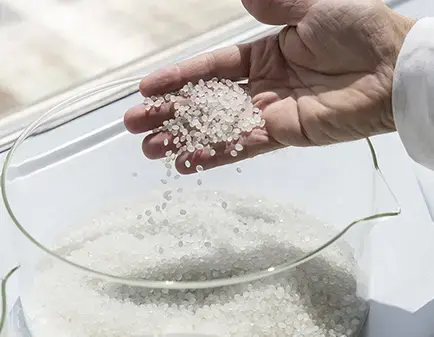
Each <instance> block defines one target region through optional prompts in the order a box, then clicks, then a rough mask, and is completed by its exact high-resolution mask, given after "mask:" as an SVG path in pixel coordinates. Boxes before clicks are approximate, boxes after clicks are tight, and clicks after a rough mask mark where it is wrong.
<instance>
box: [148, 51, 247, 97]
mask: <svg viewBox="0 0 434 337" xmlns="http://www.w3.org/2000/svg"><path fill="white" fill-rule="evenodd" d="M250 51H251V45H250V44H240V45H234V46H230V47H225V48H221V49H217V50H214V51H212V52H208V53H204V54H201V55H198V56H195V57H192V58H190V59H187V60H185V61H182V62H180V63H178V64H175V65H173V66H169V67H167V68H163V69H160V70H157V71H155V72H153V73H151V74H150V75H148V76H146V77H145V78H143V80H142V81H141V83H140V92H141V93H142V95H143V96H145V97H149V96H152V95H155V96H157V95H162V94H165V93H168V92H172V91H175V90H178V89H180V88H181V87H182V86H184V85H185V84H187V82H193V83H196V82H198V81H199V80H200V79H203V80H204V81H206V80H209V79H211V78H213V77H217V78H228V79H232V80H236V79H240V78H246V77H248V76H249V70H250Z"/></svg>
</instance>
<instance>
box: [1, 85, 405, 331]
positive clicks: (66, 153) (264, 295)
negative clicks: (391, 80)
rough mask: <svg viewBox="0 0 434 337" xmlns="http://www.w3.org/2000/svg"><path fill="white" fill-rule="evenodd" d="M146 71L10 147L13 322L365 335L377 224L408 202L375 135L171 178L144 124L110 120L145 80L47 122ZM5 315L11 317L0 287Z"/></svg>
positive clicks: (34, 128) (6, 185)
mask: <svg viewBox="0 0 434 337" xmlns="http://www.w3.org/2000/svg"><path fill="white" fill-rule="evenodd" d="M139 80H140V78H138V77H134V78H127V79H123V80H120V81H116V82H112V83H108V84H106V85H102V86H100V87H97V88H95V89H93V90H90V91H88V92H85V93H82V94H80V95H77V96H75V97H72V98H70V99H69V100H67V101H65V102H63V103H62V104H60V105H58V106H57V107H55V108H53V109H52V110H50V111H49V112H47V113H46V114H45V115H44V116H43V117H41V118H40V119H38V120H37V121H35V122H34V123H32V124H31V125H30V126H29V127H28V128H27V129H26V130H25V131H24V132H23V134H22V135H21V136H20V137H19V139H18V140H17V141H16V143H15V144H14V146H13V147H12V148H11V150H10V151H9V153H8V155H7V158H6V160H5V163H4V167H3V173H2V177H1V178H2V179H1V188H2V195H3V199H4V203H5V205H6V209H7V211H8V213H9V216H10V219H11V224H13V225H14V226H15V227H16V229H17V230H16V231H15V236H14V237H13V238H12V240H13V242H14V247H15V250H16V251H15V253H16V255H17V259H18V260H19V261H20V265H19V266H17V268H16V269H14V270H13V271H12V272H15V271H16V270H18V271H17V274H16V275H17V278H16V279H17V282H18V283H19V289H20V294H19V299H18V301H17V302H16V305H15V306H14V310H13V311H12V312H11V314H10V315H9V316H10V317H9V322H12V324H10V326H9V330H8V331H9V332H10V333H15V334H16V335H17V336H28V335H29V334H30V335H32V336H35V337H39V336H43V337H51V336H56V337H58V336H65V337H66V336H68V337H72V336H80V337H87V336H89V337H90V336H98V337H99V336H104V337H109V336H110V337H111V336H113V337H114V336H123V337H124V336H134V337H139V336H153V337H155V336H159V337H160V336H161V337H162V336H166V337H168V336H173V337H175V336H215V337H229V336H249V337H251V336H254V337H262V336H267V337H268V336H294V337H297V336H298V337H300V336H308V337H324V336H330V337H331V336H341V337H344V336H346V337H352V336H357V335H358V334H359V332H360V330H361V329H362V327H363V324H364V321H365V319H366V317H367V314H368V310H369V277H370V268H369V267H370V250H369V233H370V230H371V228H372V226H374V225H376V224H378V223H379V222H380V221H381V220H385V219H389V218H392V217H394V216H398V215H399V213H400V209H399V206H398V204H397V202H396V199H395V197H394V195H393V193H392V191H391V190H390V188H389V186H388V185H387V182H386V180H385V179H384V177H383V175H382V174H381V171H380V169H379V166H378V161H377V156H376V154H375V151H374V148H373V146H372V143H371V142H370V141H369V140H363V141H358V142H352V143H346V144H339V145H333V146H326V147H318V148H286V149H283V150H279V151H276V152H273V153H269V154H265V155H261V156H258V157H255V158H252V159H249V160H245V161H243V162H239V163H236V164H232V165H227V166H224V167H220V168H216V169H211V170H206V171H204V172H200V173H198V174H193V175H188V176H178V174H177V172H175V171H174V170H170V169H168V166H167V165H166V164H167V163H165V162H162V161H160V160H159V161H151V160H148V159H146V158H145V157H144V155H143V154H142V152H141V146H140V143H141V140H142V138H143V135H132V134H129V133H128V132H127V131H126V130H125V128H124V126H123V122H122V119H121V118H120V119H118V120H115V121H114V122H110V123H108V122H107V117H108V115H110V114H114V115H119V114H120V113H122V112H124V111H126V109H128V108H129V107H130V106H132V105H134V104H137V103H140V100H141V98H140V96H139V95H138V94H135V95H132V96H129V97H126V98H124V99H121V100H119V101H117V102H115V103H113V104H111V105H109V106H106V107H102V108H100V109H97V110H95V111H93V112H92V113H91V114H89V115H88V116H85V117H82V118H80V119H78V120H76V121H73V122H71V123H67V124H65V125H63V126H62V127H60V128H56V129H53V130H51V131H48V132H44V133H42V134H40V133H39V132H38V130H39V129H40V128H41V127H42V126H44V124H45V123H49V121H50V119H51V118H54V117H55V116H56V114H59V113H61V112H64V111H65V109H71V108H73V107H74V106H75V105H80V106H83V104H84V103H85V102H87V101H88V100H95V99H96V98H97V97H98V96H97V95H98V94H99V93H101V92H106V91H107V90H115V89H116V88H119V87H121V86H125V85H138V82H139ZM169 191H170V192H169ZM8 279H9V278H8V277H6V278H5V279H4V281H3V284H4V286H5V285H6V281H7V280H8ZM3 295H4V294H3ZM3 313H4V317H3V323H5V321H6V303H5V299H4V298H3ZM18 316H19V317H18ZM17 317H18V318H17ZM17 322H18V323H17ZM5 329H6V328H5V327H3V330H4V331H6V330H5Z"/></svg>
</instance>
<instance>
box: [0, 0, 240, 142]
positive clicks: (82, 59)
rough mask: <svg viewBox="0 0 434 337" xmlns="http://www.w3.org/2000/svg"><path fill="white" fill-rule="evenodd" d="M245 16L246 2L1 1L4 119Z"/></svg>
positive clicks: (1, 115) (0, 114) (0, 65)
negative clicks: (244, 3)
mask: <svg viewBox="0 0 434 337" xmlns="http://www.w3.org/2000/svg"><path fill="white" fill-rule="evenodd" d="M244 16H246V11H245V10H244V8H243V7H242V5H241V1H240V0H218V1H212V0H0V122H1V120H2V119H7V118H8V117H9V118H10V117H11V116H13V115H14V117H15V118H16V117H17V115H20V114H22V113H23V114H24V111H25V110H28V109H31V110H32V109H33V110H32V113H34V112H35V111H34V110H35V106H38V107H39V108H38V109H36V110H41V111H42V110H44V112H45V111H46V109H47V108H48V107H50V104H51V103H53V104H54V101H55V100H54V101H53V100H52V99H55V98H56V97H60V96H61V95H64V94H65V93H68V92H70V91H71V90H73V89H74V88H77V87H80V86H83V85H86V84H90V83H91V82H92V81H94V80H95V79H98V78H104V76H106V75H107V74H112V75H113V74H116V73H118V74H119V76H121V74H123V73H122V69H125V67H128V66H130V65H131V64H135V63H140V61H143V60H146V58H148V57H150V55H153V54H155V53H158V52H159V51H163V50H166V49H168V48H170V47H173V46H175V45H177V44H179V43H183V42H185V41H187V40H189V39H191V38H193V37H195V36H198V35H201V34H203V33H205V32H208V31H210V30H212V29H214V28H216V27H219V26H223V25H225V24H228V23H230V22H232V21H234V20H237V19H240V18H242V17H244ZM136 70H137V69H136ZM116 77H117V76H116V75H113V76H111V77H110V79H113V78H116ZM50 100H51V101H50ZM48 101H49V102H50V104H46V105H44V104H43V103H44V102H48ZM29 121H30V120H28V121H27V123H28V122H29ZM9 131H10V129H9ZM2 132H4V134H5V133H6V131H5V129H4V128H3V129H2V128H1V125H0V138H2Z"/></svg>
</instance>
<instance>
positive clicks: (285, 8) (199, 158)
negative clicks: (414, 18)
mask: <svg viewBox="0 0 434 337" xmlns="http://www.w3.org/2000/svg"><path fill="white" fill-rule="evenodd" d="M243 4H244V5H245V7H246V8H247V10H248V11H249V12H250V13H251V14H252V15H253V16H255V17H256V18H257V19H258V20H260V21H262V22H264V23H267V24H273V25H286V26H285V27H284V28H283V29H282V30H281V31H280V33H279V34H277V35H274V36H269V37H266V38H263V39H260V40H257V41H255V42H252V43H248V44H242V45H238V46H231V47H228V48H224V49H220V50H216V51H214V52H211V53H207V54H203V55H199V56H197V57H194V58H192V59H189V60H186V61H184V62H181V63H179V64H177V65H174V66H171V67H168V68H166V69H161V70H158V71H156V72H155V73H153V74H151V75H149V76H147V77H145V78H144V79H143V81H142V83H141V85H140V90H141V92H142V94H143V95H144V96H150V95H158V94H163V93H166V92H170V91H174V90H177V89H179V88H180V87H181V86H182V85H184V84H185V83H186V82H188V81H192V82H196V81H198V80H199V79H200V78H203V79H210V78H212V77H219V78H230V79H233V80H236V79H242V78H247V79H248V86H249V90H250V93H251V95H252V97H253V102H254V104H255V105H256V106H257V107H259V108H260V109H261V110H262V111H263V118H264V119H265V120H266V126H265V128H264V129H255V130H254V132H252V134H250V135H249V136H248V137H247V138H244V139H242V140H241V141H242V142H243V145H244V148H245V149H246V150H245V151H244V153H243V155H241V156H238V157H237V158H232V157H231V156H230V155H229V154H228V151H227V150H225V149H223V150H222V151H221V153H219V154H218V155H217V156H215V157H210V156H208V155H206V154H205V153H201V154H198V153H195V154H185V155H184V156H190V157H191V158H190V159H191V160H192V161H193V162H197V163H200V164H202V165H204V166H205V167H213V166H217V165H223V164H226V163H229V162H232V161H234V160H240V159H243V158H245V157H251V156H255V155H257V154H260V153H264V152H268V151H272V150H274V149H277V148H280V147H283V146H289V145H293V146H309V145H326V144H331V143H335V142H341V141H348V140H356V139H360V138H364V137H368V136H371V135H373V134H378V133H382V132H388V131H392V130H394V123H393V117H392V108H391V91H392V80H393V72H394V67H395V62H396V58H397V54H398V52H399V49H400V47H401V45H402V42H403V39H404V37H405V36H406V34H407V32H408V31H409V29H410V28H411V22H410V21H409V20H408V19H406V18H403V17H401V16H399V15H398V14H396V13H394V12H393V11H391V10H390V9H389V8H387V7H386V6H385V5H384V3H383V2H382V1H381V0H316V1H315V0H302V1H299V0H287V1H284V0H243ZM171 114H172V110H171V109H170V107H164V106H163V107H162V108H161V109H158V111H157V110H151V111H149V112H147V111H145V109H144V107H143V106H137V107H134V108H132V109H131V110H129V111H128V112H127V114H126V115H125V125H126V127H127V128H128V129H129V130H130V131H131V132H133V133H140V132H145V131H148V130H151V129H153V128H155V127H157V126H159V125H160V124H161V123H162V122H163V121H164V120H165V119H168V118H170V117H171ZM164 138H165V136H164V135H160V134H153V135H149V136H147V137H146V138H145V140H144V142H143V151H144V153H145V154H146V155H147V156H148V157H150V158H160V157H163V156H164V152H165V150H164V146H163V140H164ZM185 159H186V158H181V160H185ZM178 169H179V170H180V171H182V172H184V173H188V171H190V170H188V169H186V168H185V166H182V165H178Z"/></svg>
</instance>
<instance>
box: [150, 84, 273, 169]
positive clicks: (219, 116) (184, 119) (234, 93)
mask: <svg viewBox="0 0 434 337" xmlns="http://www.w3.org/2000/svg"><path fill="white" fill-rule="evenodd" d="M165 102H166V103H171V104H173V109H174V117H173V118H172V119H169V120H166V121H164V122H163V125H162V126H160V127H159V128H157V129H154V130H153V132H154V133H157V132H165V133H167V134H168V138H166V139H165V140H164V146H167V147H169V146H170V148H171V150H169V149H168V150H167V151H166V152H165V156H166V160H167V162H171V161H174V160H175V159H176V157H177V156H178V155H180V154H181V153H183V152H190V153H193V152H195V151H196V150H203V151H207V152H208V153H209V154H210V155H211V156H215V154H216V149H215V147H216V145H217V144H221V143H226V144H227V148H229V149H231V150H230V154H231V156H233V157H236V156H237V155H238V152H240V151H243V148H244V147H243V145H242V144H241V143H240V139H241V137H242V135H246V134H248V133H250V132H252V130H253V129H254V128H262V127H264V126H265V120H264V119H262V117H261V114H262V111H261V110H260V109H258V108H256V107H254V105H253V103H252V99H251V97H250V95H249V94H248V93H247V92H246V91H245V90H244V89H243V88H242V87H241V86H240V85H238V84H237V83H235V82H232V81H231V80H225V79H222V80H220V81H219V80H218V79H217V78H213V79H212V80H209V81H204V80H199V82H198V83H197V84H196V85H194V84H193V83H191V82H189V83H188V84H186V85H184V87H183V88H182V89H180V90H179V91H178V92H174V93H170V94H166V95H164V96H159V97H156V96H152V97H147V98H145V100H144V105H145V109H146V110H147V111H149V110H150V109H151V108H153V107H155V108H159V107H160V106H161V105H162V104H163V103H165ZM188 164H189V163H187V162H186V165H187V166H188Z"/></svg>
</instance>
